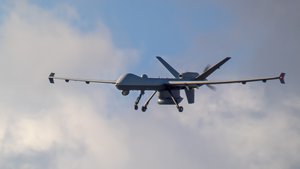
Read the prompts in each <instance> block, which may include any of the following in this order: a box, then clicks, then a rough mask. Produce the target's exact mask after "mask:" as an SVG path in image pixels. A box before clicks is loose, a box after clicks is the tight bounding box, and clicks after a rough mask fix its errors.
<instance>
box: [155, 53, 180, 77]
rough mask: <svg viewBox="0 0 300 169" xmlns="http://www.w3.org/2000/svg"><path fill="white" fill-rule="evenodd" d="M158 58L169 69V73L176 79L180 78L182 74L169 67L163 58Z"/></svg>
mask: <svg viewBox="0 0 300 169" xmlns="http://www.w3.org/2000/svg"><path fill="white" fill-rule="evenodd" d="M156 58H157V59H158V60H159V61H160V63H162V64H163V65H164V66H165V67H166V68H167V69H168V71H169V72H170V73H171V74H172V75H173V76H174V77H175V78H179V76H180V74H179V73H178V72H177V70H175V69H174V68H173V67H172V66H171V65H169V64H168V63H167V62H166V61H165V60H164V59H163V58H161V57H160V56H156Z"/></svg>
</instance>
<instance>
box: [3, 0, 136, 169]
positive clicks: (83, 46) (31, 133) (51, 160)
mask: <svg viewBox="0 0 300 169" xmlns="http://www.w3.org/2000/svg"><path fill="white" fill-rule="evenodd" d="M56 11H60V10H54V12H53V11H47V10H44V9H41V8H39V7H38V6H35V5H32V4H28V3H27V2H26V1H21V2H15V3H14V5H12V6H11V7H10V9H9V10H8V13H7V14H6V16H5V18H4V20H3V22H2V23H1V28H0V36H1V41H0V44H1V45H0V48H1V52H0V55H1V60H2V61H1V71H0V72H1V73H0V74H1V78H2V83H1V90H0V93H1V99H0V100H1V104H0V109H1V113H0V117H1V129H0V149H1V153H0V156H1V159H4V160H1V164H0V166H1V168H42V167H43V168H44V167H45V166H48V168H52V167H54V168H70V167H72V166H73V167H72V168H84V167H88V166H91V167H90V168H96V167H97V168H120V166H123V165H124V163H125V162H126V160H127V158H128V150H127V146H126V139H125V136H124V135H123V134H122V132H121V131H120V129H118V128H117V127H118V123H116V124H114V122H113V121H111V120H110V119H109V118H107V117H105V115H104V114H103V113H101V112H98V111H97V110H95V107H94V106H95V105H93V104H92V103H93V99H91V98H88V95H87V94H86V93H85V92H79V91H74V90H68V89H67V88H64V87H62V88H60V87H58V88H54V86H53V85H50V84H49V82H48V80H47V76H48V74H49V73H50V72H51V71H57V72H58V73H65V74H67V73H69V74H73V75H74V76H76V75H77V76H79V75H84V74H85V75H86V76H90V77H92V76H94V77H98V76H99V75H101V74H102V75H103V77H104V78H109V77H117V75H119V74H120V73H121V72H123V71H124V69H126V66H127V63H128V62H127V61H128V60H134V59H135V58H137V52H136V50H133V49H119V48H117V47H116V46H115V45H114V44H113V42H112V40H111V35H110V32H109V30H108V29H107V28H106V27H105V26H104V25H101V24H99V27H98V28H97V29H96V30H95V31H93V32H82V31H80V30H78V29H75V28H73V26H72V23H71V22H68V20H67V19H66V18H60V17H59V16H60V15H62V13H59V15H56V14H57V13H56ZM71 11H72V10H71ZM66 15H69V12H68V13H67V14H66ZM82 72H84V74H83V73H82ZM96 72H97V73H99V72H100V74H96ZM80 73H81V74H80ZM105 74H106V76H105ZM111 80H114V79H111ZM61 84H62V83H60V85H61ZM57 86H59V85H57ZM61 86H63V85H61ZM64 89H65V90H64ZM107 89H108V90H111V89H110V88H109V87H107V88H105V87H104V88H102V89H101V88H100V91H99V92H101V95H102V96H101V95H100V97H99V98H97V99H98V100H97V106H99V107H102V108H103V109H102V111H103V112H106V111H108V110H107V107H105V104H106V96H107V95H106V94H107V92H106V90H107ZM86 92H87V93H91V92H90V91H86ZM107 97H108V96H107ZM40 159H43V160H40Z"/></svg>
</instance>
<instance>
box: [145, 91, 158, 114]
mask: <svg viewBox="0 0 300 169" xmlns="http://www.w3.org/2000/svg"><path fill="white" fill-rule="evenodd" d="M156 92H157V91H155V92H154V93H153V94H152V95H151V97H150V98H149V99H148V100H147V102H146V103H145V105H144V106H143V107H142V111H143V112H145V111H146V110H147V106H148V104H149V103H150V100H151V99H152V98H153V96H154V95H155V94H156Z"/></svg>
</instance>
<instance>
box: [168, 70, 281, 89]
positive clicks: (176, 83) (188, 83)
mask: <svg viewBox="0 0 300 169" xmlns="http://www.w3.org/2000/svg"><path fill="white" fill-rule="evenodd" d="M284 76H285V73H281V74H280V75H279V76H277V77H267V78H256V79H245V80H229V81H169V85H171V86H194V85H198V86H201V85H214V84H228V83H242V84H246V83H248V82H256V81H262V82H264V83H265V82H267V81H269V80H276V79H279V81H280V83H282V84H284V83H285V81H284Z"/></svg>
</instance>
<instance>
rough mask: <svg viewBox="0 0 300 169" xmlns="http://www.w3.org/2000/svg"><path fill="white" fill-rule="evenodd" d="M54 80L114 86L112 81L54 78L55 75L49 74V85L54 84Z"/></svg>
mask: <svg viewBox="0 0 300 169" xmlns="http://www.w3.org/2000/svg"><path fill="white" fill-rule="evenodd" d="M54 79H58V80H64V81H65V82H69V81H79V82H85V83H86V84H89V83H108V84H116V81H112V80H92V79H80V78H67V77H56V76H55V73H50V75H49V81H50V83H54Z"/></svg>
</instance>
